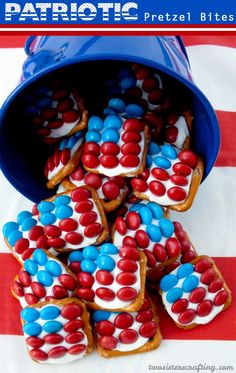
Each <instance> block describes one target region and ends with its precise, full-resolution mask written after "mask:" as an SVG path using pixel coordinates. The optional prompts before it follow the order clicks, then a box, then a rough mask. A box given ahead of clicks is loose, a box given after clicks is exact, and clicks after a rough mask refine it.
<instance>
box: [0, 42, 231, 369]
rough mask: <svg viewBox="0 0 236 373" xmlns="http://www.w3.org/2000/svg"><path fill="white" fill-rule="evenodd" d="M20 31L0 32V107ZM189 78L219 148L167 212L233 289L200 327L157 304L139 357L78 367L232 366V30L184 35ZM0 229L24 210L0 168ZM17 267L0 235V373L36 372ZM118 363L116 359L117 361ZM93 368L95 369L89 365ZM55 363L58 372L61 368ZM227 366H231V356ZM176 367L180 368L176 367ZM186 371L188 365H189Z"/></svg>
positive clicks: (92, 360) (18, 54)
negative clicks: (189, 192) (154, 344)
mask: <svg viewBox="0 0 236 373" xmlns="http://www.w3.org/2000/svg"><path fill="white" fill-rule="evenodd" d="M25 39H26V37H25V36H18V37H17V36H1V37H0V87H1V88H0V105H1V104H2V103H3V101H4V99H5V98H6V96H7V95H8V94H9V93H10V92H11V90H12V89H13V88H14V87H15V86H16V83H17V81H18V79H19V77H20V73H21V66H22V62H23V61H24V59H25V55H24V52H23V49H22V47H23V45H24V41H25ZM183 40H184V42H185V45H186V46H187V52H188V55H189V59H190V63H191V66H192V71H193V76H194V79H195V82H196V84H197V85H198V86H199V88H201V89H202V91H203V92H204V93H205V94H206V96H207V97H208V98H209V100H210V101H211V103H212V105H213V107H214V109H215V110H216V112H217V116H218V118H219V122H220V129H221V148H220V153H219V156H218V159H217V161H216V164H215V167H214V168H213V170H212V171H211V173H210V175H209V176H208V177H207V179H206V181H205V182H204V183H203V184H202V185H201V187H200V190H199V192H198V195H197V198H196V200H195V203H194V205H193V207H192V208H191V210H190V211H188V212H186V213H184V214H183V213H182V214H181V213H174V214H172V217H173V218H175V219H176V220H179V221H181V222H182V223H183V224H184V227H185V229H186V230H187V232H188V233H189V236H190V238H191V240H192V242H193V244H194V246H195V247H196V249H197V251H198V252H199V253H200V254H207V255H210V256H213V257H214V258H215V260H216V263H217V264H218V266H219V268H220V269H221V271H222V273H223V275H224V277H225V279H226V281H227V283H228V285H229V287H230V288H231V290H232V292H233V303H232V306H231V308H230V309H229V310H228V311H227V312H225V313H224V314H221V315H219V316H217V318H216V319H215V320H214V321H213V322H212V323H210V324H209V325H206V326H200V327H198V328H196V329H194V330H188V331H184V330H180V329H178V328H177V327H176V326H175V325H174V324H173V323H172V321H171V320H170V319H169V317H168V316H167V315H166V313H165V312H164V311H163V310H160V321H161V331H162V334H163V338H164V340H163V342H162V344H161V347H160V348H159V349H158V350H156V351H153V352H150V353H148V354H144V355H134V356H132V355H131V356H129V357H125V358H119V360H116V359H111V360H108V361H107V360H104V359H103V358H100V357H99V356H98V355H97V354H96V353H93V354H92V355H91V356H89V357H87V358H85V359H82V360H81V361H78V362H75V363H73V364H72V365H73V368H75V369H77V368H78V369H81V372H85V371H87V372H92V371H93V370H95V369H96V370H97V371H98V372H104V373H106V372H110V371H111V370H112V371H113V372H114V373H115V372H120V371H122V369H123V371H124V372H126V371H127V372H148V367H149V365H160V366H162V365H165V364H169V365H173V364H174V365H192V366H194V365H198V364H203V365H204V364H206V365H209V366H213V365H215V366H216V367H219V366H220V365H232V366H233V365H234V362H235V348H236V301H235V299H234V298H235V295H236V271H235V268H236V255H235V252H236V244H235V242H236V239H235V221H236V94H235V87H236V36H184V37H183ZM0 198H1V203H0V227H2V225H3V224H4V223H5V222H6V221H9V220H11V219H14V218H15V216H16V214H17V212H19V211H20V210H22V209H27V208H30V206H31V202H30V201H28V200H26V199H25V198H24V197H22V196H21V195H20V194H19V193H18V192H17V191H16V190H15V189H14V188H13V187H12V186H11V185H10V184H9V183H8V182H7V180H5V179H4V177H3V175H2V174H1V173H0ZM18 269H19V265H18V263H17V262H16V261H15V259H13V257H12V256H11V254H9V251H8V249H7V248H6V246H5V244H4V242H3V239H2V237H1V238H0V372H6V373H16V372H28V371H30V372H31V373H36V372H38V371H39V369H43V371H44V372H45V373H47V372H52V369H53V367H50V366H45V365H44V366H43V368H42V367H40V366H39V365H36V364H34V363H32V362H31V361H30V359H29V358H28V356H27V353H26V348H25V346H24V343H23V337H22V336H21V334H22V333H21V326H20V320H19V311H20V307H19V304H18V302H17V301H16V300H15V299H13V297H12V296H11V294H10V283H11V281H12V278H13V276H14V275H15V274H16V273H17V271H18ZM117 363H118V364H117ZM95 367H96V368H95ZM66 369H68V368H66V367H65V366H57V372H58V373H60V372H65V371H66ZM234 369H235V370H236V362H235V366H234ZM180 371H182V370H180ZM190 371H191V370H190Z"/></svg>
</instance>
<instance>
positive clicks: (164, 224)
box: [159, 218, 175, 237]
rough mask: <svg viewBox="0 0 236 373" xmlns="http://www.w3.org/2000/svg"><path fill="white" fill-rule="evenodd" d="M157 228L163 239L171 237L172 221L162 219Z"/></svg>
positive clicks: (172, 230)
mask: <svg viewBox="0 0 236 373" xmlns="http://www.w3.org/2000/svg"><path fill="white" fill-rule="evenodd" d="M159 226H160V229H161V233H162V234H163V236H164V237H171V236H172V234H173V233H174V230H175V227H174V224H173V223H172V221H170V220H169V219H166V218H162V219H161V220H160V221H159Z"/></svg>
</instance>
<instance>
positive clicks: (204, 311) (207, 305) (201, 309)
mask: <svg viewBox="0 0 236 373" xmlns="http://www.w3.org/2000/svg"><path fill="white" fill-rule="evenodd" d="M212 308H213V303H212V302H211V301H210V300H203V301H202V302H201V303H200V304H199V305H198V307H197V314H198V315H199V316H201V317H204V316H207V315H209V313H211V310H212Z"/></svg>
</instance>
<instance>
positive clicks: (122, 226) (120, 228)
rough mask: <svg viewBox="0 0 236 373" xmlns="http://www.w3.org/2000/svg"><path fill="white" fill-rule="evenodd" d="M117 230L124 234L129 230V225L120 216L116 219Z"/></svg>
mask: <svg viewBox="0 0 236 373" xmlns="http://www.w3.org/2000/svg"><path fill="white" fill-rule="evenodd" d="M115 225H116V230H117V231H118V232H119V233H120V234H121V235H122V236H123V235H124V234H125V233H126V231H127V226H126V223H125V221H124V219H123V218H121V217H120V216H119V217H118V218H117V219H116V223H115Z"/></svg>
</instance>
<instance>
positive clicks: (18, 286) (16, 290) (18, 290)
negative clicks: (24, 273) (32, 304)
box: [12, 281, 28, 303]
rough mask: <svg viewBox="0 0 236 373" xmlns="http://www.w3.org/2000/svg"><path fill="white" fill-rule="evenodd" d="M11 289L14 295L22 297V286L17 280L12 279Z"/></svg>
mask: <svg viewBox="0 0 236 373" xmlns="http://www.w3.org/2000/svg"><path fill="white" fill-rule="evenodd" d="M12 290H13V292H14V293H15V294H16V295H18V297H22V296H23V295H24V289H23V286H22V285H21V284H20V283H19V282H18V281H13V283H12ZM27 303H28V302H27Z"/></svg>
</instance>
